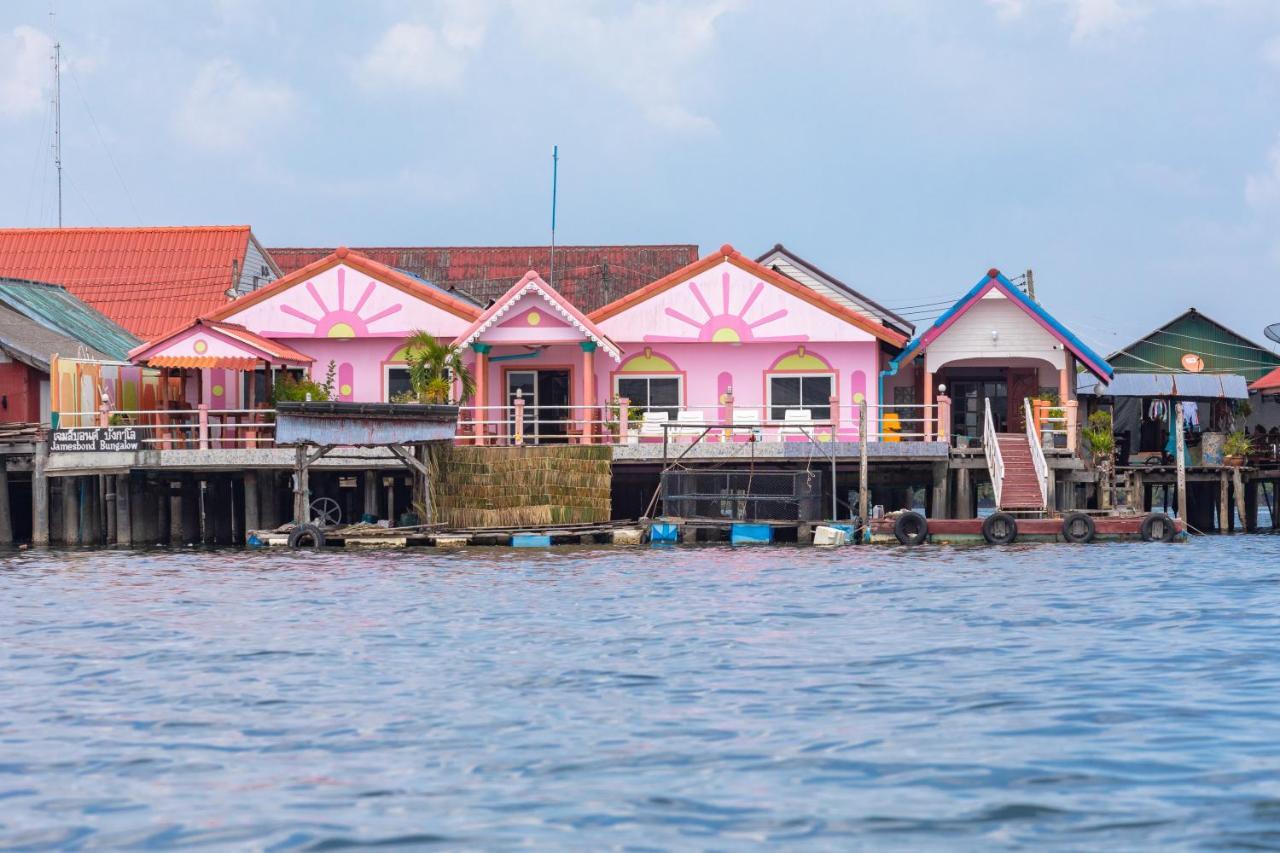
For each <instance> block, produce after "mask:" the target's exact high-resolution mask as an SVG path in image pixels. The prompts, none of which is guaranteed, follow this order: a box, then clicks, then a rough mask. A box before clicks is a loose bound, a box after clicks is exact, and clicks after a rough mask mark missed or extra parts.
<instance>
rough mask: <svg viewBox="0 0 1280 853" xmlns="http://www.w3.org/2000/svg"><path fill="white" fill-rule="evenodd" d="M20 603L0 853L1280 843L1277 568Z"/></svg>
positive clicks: (714, 574) (812, 565)
mask: <svg viewBox="0 0 1280 853" xmlns="http://www.w3.org/2000/svg"><path fill="white" fill-rule="evenodd" d="M0 566H2V568H0V696H3V704H2V705H0V847H8V848H22V849H40V848H50V847H58V848H65V847H84V848H92V847H107V848H120V847H129V848H137V847H170V846H184V845H195V844H207V845H213V846H218V847H231V848H236V849H245V848H247V849H273V850H274V849H334V848H338V847H342V846H346V845H364V844H375V843H383V844H395V843H399V844H403V845H406V846H413V847H417V846H424V845H426V844H428V843H432V842H439V843H441V844H442V845H444V846H447V847H449V848H458V847H462V848H472V849H474V848H507V847H516V846H521V845H526V846H535V847H540V848H557V849H565V848H567V849H599V848H600V847H604V846H616V847H624V846H631V847H647V848H662V847H678V848H690V847H693V848H716V849H726V848H737V847H746V846H752V845H755V844H758V843H760V842H774V843H778V844H785V845H787V846H809V847H815V848H840V849H847V848H850V847H892V848H896V849H912V850H919V849H931V848H943V847H945V848H949V849H954V848H957V847H959V848H978V847H981V848H991V847H1017V846H1037V847H1038V846H1045V845H1054V844H1056V845H1059V846H1065V847H1069V848H1072V849H1104V848H1133V847H1149V846H1157V845H1159V846H1183V847H1204V846H1209V847H1218V846H1264V847H1265V846H1271V847H1274V846H1276V845H1277V844H1280V706H1278V700H1280V650H1278V649H1277V639H1280V537H1237V538H1206V539H1199V540H1196V541H1193V542H1191V543H1190V544H1187V545H1166V546H1160V545H1141V544H1113V545H1101V544H1100V545H1092V546H1075V547H1073V546H1026V547H1019V546H1014V547H1012V548H1010V549H1006V550H1000V549H933V548H927V549H920V550H918V551H903V550H888V549H872V548H860V549H850V548H846V549H842V550H839V551H821V550H817V549H804V550H801V549H795V548H760V549H745V550H738V551H732V550H729V549H727V548H711V547H707V548H691V549H674V550H647V549H646V550H607V549H594V550H586V549H573V550H565V549H555V550H553V551H550V552H529V551H511V550H498V549H493V550H475V551H471V552H468V553H454V554H437V553H431V552H422V551H414V552H405V553H396V554H389V555H388V554H378V555H347V554H331V555H324V556H320V557H311V556H295V555H289V554H264V553H254V554H247V553H220V554H207V553H204V554H195V553H187V554H169V553H148V554H128V553H62V554H47V553H46V554H36V553H27V554H21V555H16V556H12V557H9V558H6V559H5V560H4V561H3V563H0Z"/></svg>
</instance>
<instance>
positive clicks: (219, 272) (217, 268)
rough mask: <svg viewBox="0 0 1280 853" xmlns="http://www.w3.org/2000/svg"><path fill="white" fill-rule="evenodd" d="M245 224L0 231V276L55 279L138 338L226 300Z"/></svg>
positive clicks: (245, 238)
mask: <svg viewBox="0 0 1280 853" xmlns="http://www.w3.org/2000/svg"><path fill="white" fill-rule="evenodd" d="M248 246H249V226H248V225H234V226H210V227H204V226H195V227H181V228H7V229H0V275H7V276H13V277H16V278H28V279H34V280H37V281H45V282H51V283H53V284H60V285H62V286H63V287H65V288H66V289H67V290H69V291H71V293H72V294H73V295H75V296H76V297H78V298H80V299H81V300H83V301H85V302H87V303H88V304H90V305H92V306H93V307H94V308H96V309H97V310H98V311H100V312H101V313H103V314H105V315H106V316H107V317H108V318H109V319H111V320H113V321H115V322H116V323H117V324H119V325H121V326H123V327H124V328H126V329H128V330H129V331H130V332H132V333H133V334H134V335H137V336H138V337H140V338H143V339H144V340H150V339H152V338H155V337H158V336H160V335H162V334H164V333H165V332H168V331H170V330H171V329H173V328H175V327H178V326H181V325H183V324H184V323H187V322H189V321H191V320H193V319H195V318H196V317H198V316H200V315H202V314H204V313H206V312H208V311H211V310H213V309H214V308H217V307H218V306H220V305H222V304H224V303H225V302H227V301H228V297H227V291H228V290H231V289H232V288H233V287H234V286H235V283H236V278H237V275H238V272H239V271H240V270H241V268H242V267H243V265H244V258H245V252H246V251H247V249H248Z"/></svg>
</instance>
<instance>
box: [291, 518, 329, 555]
mask: <svg viewBox="0 0 1280 853" xmlns="http://www.w3.org/2000/svg"><path fill="white" fill-rule="evenodd" d="M289 547H290V548H292V549H293V550H294V551H304V550H306V551H319V550H320V549H321V548H323V547H324V531H323V530H321V529H320V528H319V527H317V526H316V525H314V524H299V525H296V526H295V527H294V528H293V530H290V531H289Z"/></svg>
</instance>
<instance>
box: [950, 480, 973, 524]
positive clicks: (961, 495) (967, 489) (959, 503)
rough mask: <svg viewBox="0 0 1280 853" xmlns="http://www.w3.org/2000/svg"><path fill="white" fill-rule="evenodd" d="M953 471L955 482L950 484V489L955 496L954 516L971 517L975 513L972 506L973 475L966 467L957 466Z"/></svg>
mask: <svg viewBox="0 0 1280 853" xmlns="http://www.w3.org/2000/svg"><path fill="white" fill-rule="evenodd" d="M953 473H954V475H955V482H954V483H953V484H952V489H953V491H954V492H955V496H956V497H955V504H956V513H955V515H956V518H973V517H974V516H975V514H976V513H975V512H974V508H973V504H974V500H973V498H974V494H973V477H972V475H971V474H970V471H969V469H968V468H957V469H956V470H955V471H954V472H953Z"/></svg>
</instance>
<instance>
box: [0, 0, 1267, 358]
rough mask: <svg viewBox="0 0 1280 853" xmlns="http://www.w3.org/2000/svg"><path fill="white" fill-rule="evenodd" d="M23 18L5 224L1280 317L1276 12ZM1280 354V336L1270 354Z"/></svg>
mask: <svg viewBox="0 0 1280 853" xmlns="http://www.w3.org/2000/svg"><path fill="white" fill-rule="evenodd" d="M54 5H55V6H56V9H55V11H56V15H55V16H54V17H53V18H52V20H51V18H50V15H49V12H50V8H51V4H50V3H49V2H48V0H41V2H34V0H8V2H6V3H4V4H3V5H0V162H3V163H4V174H5V177H6V180H5V181H4V186H5V191H4V192H2V193H0V226H5V227H19V226H42V225H43V226H48V225H53V224H56V204H55V201H54V199H55V192H54V171H53V167H52V162H51V160H52V158H51V156H50V154H51V141H52V140H51V124H52V123H51V120H50V116H51V109H50V103H51V91H52V89H51V86H52V62H51V59H50V55H51V52H52V44H53V41H54V40H55V39H56V40H57V41H59V42H60V43H61V45H62V48H63V69H64V70H63V75H62V143H63V147H62V151H63V164H64V171H63V177H64V190H63V211H64V212H63V221H64V224H66V225H121V226H129V225H140V224H143V225H206V224H240V223H248V224H251V225H252V226H253V229H254V232H255V234H256V235H257V236H258V237H259V239H260V240H261V241H262V242H263V243H264V244H265V245H267V246H282V245H283V246H288V245H295V246H297V245H303V246H336V245H351V246H360V245H526V244H545V243H547V242H548V241H549V239H550V237H549V228H550V206H551V205H550V200H551V199H550V197H551V149H552V146H553V145H558V146H559V149H560V170H559V204H558V215H557V229H558V230H557V241H558V242H559V243H561V244H615V243H668V242H672V243H697V244H698V245H699V247H700V248H701V250H702V252H703V254H706V253H708V252H710V251H713V250H714V249H715V248H716V247H718V246H720V245H721V244H723V243H730V244H732V245H733V246H735V247H736V248H738V249H740V250H742V251H743V252H745V253H747V254H749V255H752V256H754V255H758V254H760V253H762V252H764V251H765V250H766V249H768V248H770V247H771V246H772V245H773V244H774V243H779V242H781V243H783V244H785V245H786V246H787V247H788V248H790V249H792V250H793V251H795V252H796V253H798V254H799V255H801V256H802V257H805V258H806V259H808V260H810V261H811V262H813V263H814V264H816V265H818V266H819V267H821V268H823V269H825V270H827V271H828V272H831V273H833V274H835V275H837V276H839V277H840V278H842V279H843V280H844V281H846V282H847V283H849V284H851V285H853V286H854V287H856V288H858V289H860V290H862V291H863V292H865V293H866V294H867V295H869V296H871V297H872V298H874V299H876V300H878V301H880V302H881V303H883V304H885V305H888V306H890V307H893V308H897V309H901V310H903V311H904V312H906V313H908V315H909V316H910V317H912V318H913V319H916V320H918V321H920V320H928V319H930V318H931V316H932V315H933V314H934V313H936V312H937V311H939V310H940V309H941V308H942V307H944V306H943V304H942V303H944V302H946V301H949V300H954V299H955V298H958V297H959V296H960V295H961V294H962V293H963V292H964V291H966V290H967V289H968V288H969V287H971V286H972V285H973V284H974V283H975V282H976V281H977V280H978V279H979V278H981V277H982V276H983V274H984V273H985V271H986V270H987V269H989V268H991V267H998V268H999V269H1001V270H1003V271H1004V272H1005V273H1006V274H1008V275H1010V276H1013V275H1016V274H1019V273H1021V272H1022V271H1024V270H1026V269H1028V268H1031V269H1033V270H1034V272H1035V281H1036V291H1037V296H1038V298H1039V299H1040V301H1041V302H1042V303H1043V304H1044V305H1045V306H1046V307H1047V308H1048V309H1049V310H1050V311H1051V312H1052V313H1054V314H1055V315H1056V316H1058V317H1059V319H1061V320H1063V321H1064V322H1065V323H1067V324H1068V325H1069V326H1071V327H1072V328H1073V329H1074V330H1075V331H1076V332H1077V333H1078V334H1079V335H1080V336H1081V337H1082V338H1084V339H1085V340H1086V341H1088V342H1089V343H1091V344H1092V345H1094V346H1095V347H1097V348H1099V349H1100V350H1102V351H1103V352H1104V353H1105V352H1110V351H1112V350H1114V349H1118V348H1120V347H1121V346H1123V345H1125V344H1127V343H1129V342H1130V341H1132V340H1133V339H1135V338H1137V337H1139V336H1141V335H1143V334H1144V333H1146V332H1148V331H1150V330H1151V329H1153V328H1155V327H1157V326H1159V325H1161V324H1163V323H1164V322H1165V321H1167V320H1168V319H1171V318H1172V317H1173V316H1175V315H1176V314H1178V313H1180V312H1181V311H1183V310H1185V309H1186V308H1188V307H1191V306H1194V307H1196V308H1198V309H1200V310H1201V311H1203V312H1204V313H1206V314H1208V315H1209V316H1211V317H1214V318H1215V319H1218V320H1220V321H1221V322H1224V323H1226V324H1227V325H1229V326H1232V327H1234V328H1236V329H1237V330H1238V331H1239V332H1241V333H1243V334H1245V335H1246V336H1249V337H1252V338H1254V339H1255V340H1258V341H1260V342H1263V343H1266V342H1265V341H1262V337H1263V336H1262V328H1263V327H1264V326H1265V325H1266V324H1268V323H1277V322H1280V285H1278V282H1280V0H847V2H843V3H840V2H805V0H791V2H787V3H781V2H776V0H775V1H774V2H771V1H770V0H684V2H677V0H634V2H632V0H615V2H591V0H540V2H533V0H524V2H510V0H465V1H464V2H459V0H438V2H412V3H410V2H390V0H385V2H378V1H377V0H365V2H362V3H360V4H351V3H338V2H318V1H317V2H310V3H304V2H296V0H294V2H287V3H286V2H281V3H271V2H259V0H207V2H202V1H201V0H184V2H181V3H173V2H130V1H129V0H114V2H112V1H111V0H95V1H94V2H75V0H56V3H55V4H54ZM1266 345H1267V346H1270V344H1269V343H1266Z"/></svg>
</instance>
